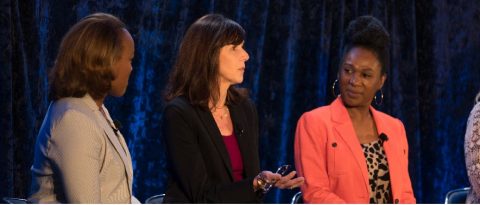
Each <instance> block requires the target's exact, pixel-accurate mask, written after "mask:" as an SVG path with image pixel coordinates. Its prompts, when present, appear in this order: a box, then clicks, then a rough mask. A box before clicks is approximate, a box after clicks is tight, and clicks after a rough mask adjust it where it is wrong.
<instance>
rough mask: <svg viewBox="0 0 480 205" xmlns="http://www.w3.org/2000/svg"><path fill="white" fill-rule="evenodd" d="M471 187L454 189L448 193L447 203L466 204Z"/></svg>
mask: <svg viewBox="0 0 480 205" xmlns="http://www.w3.org/2000/svg"><path fill="white" fill-rule="evenodd" d="M469 191H470V187H465V188H460V189H454V190H451V191H449V192H448V193H447V196H446V197H445V204H465V202H466V201H467V195H468V192H469Z"/></svg>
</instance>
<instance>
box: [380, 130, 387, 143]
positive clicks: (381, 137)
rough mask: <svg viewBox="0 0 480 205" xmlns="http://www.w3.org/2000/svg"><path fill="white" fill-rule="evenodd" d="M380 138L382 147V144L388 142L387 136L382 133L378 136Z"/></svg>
mask: <svg viewBox="0 0 480 205" xmlns="http://www.w3.org/2000/svg"><path fill="white" fill-rule="evenodd" d="M378 138H380V141H381V144H382V145H383V143H384V142H386V141H388V136H387V135H386V134H384V133H383V132H382V133H381V134H380V136H378Z"/></svg>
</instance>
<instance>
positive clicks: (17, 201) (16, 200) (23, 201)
mask: <svg viewBox="0 0 480 205" xmlns="http://www.w3.org/2000/svg"><path fill="white" fill-rule="evenodd" d="M3 201H4V202H5V203H6V204H30V202H29V201H28V200H26V199H21V198H13V197H3Z"/></svg>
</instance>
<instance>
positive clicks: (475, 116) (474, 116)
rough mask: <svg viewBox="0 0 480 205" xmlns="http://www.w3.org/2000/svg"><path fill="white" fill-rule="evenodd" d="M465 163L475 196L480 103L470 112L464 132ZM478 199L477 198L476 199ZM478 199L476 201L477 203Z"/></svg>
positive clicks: (479, 181) (479, 187) (479, 176)
mask: <svg viewBox="0 0 480 205" xmlns="http://www.w3.org/2000/svg"><path fill="white" fill-rule="evenodd" d="M464 146H465V164H466V166H467V173H468V179H469V181H470V184H471V186H472V189H473V191H474V192H475V195H476V196H479V194H478V193H480V103H477V104H476V105H475V107H474V108H473V110H472V111H471V112H470V116H469V117H468V122H467V131H466V133H465V145H464ZM477 200H478V199H477ZM478 202H480V201H477V203H478Z"/></svg>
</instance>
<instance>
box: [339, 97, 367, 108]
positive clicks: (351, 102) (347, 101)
mask: <svg viewBox="0 0 480 205" xmlns="http://www.w3.org/2000/svg"><path fill="white" fill-rule="evenodd" d="M342 101H343V104H344V105H345V107H358V106H361V105H362V102H361V99H354V98H349V97H342Z"/></svg>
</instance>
